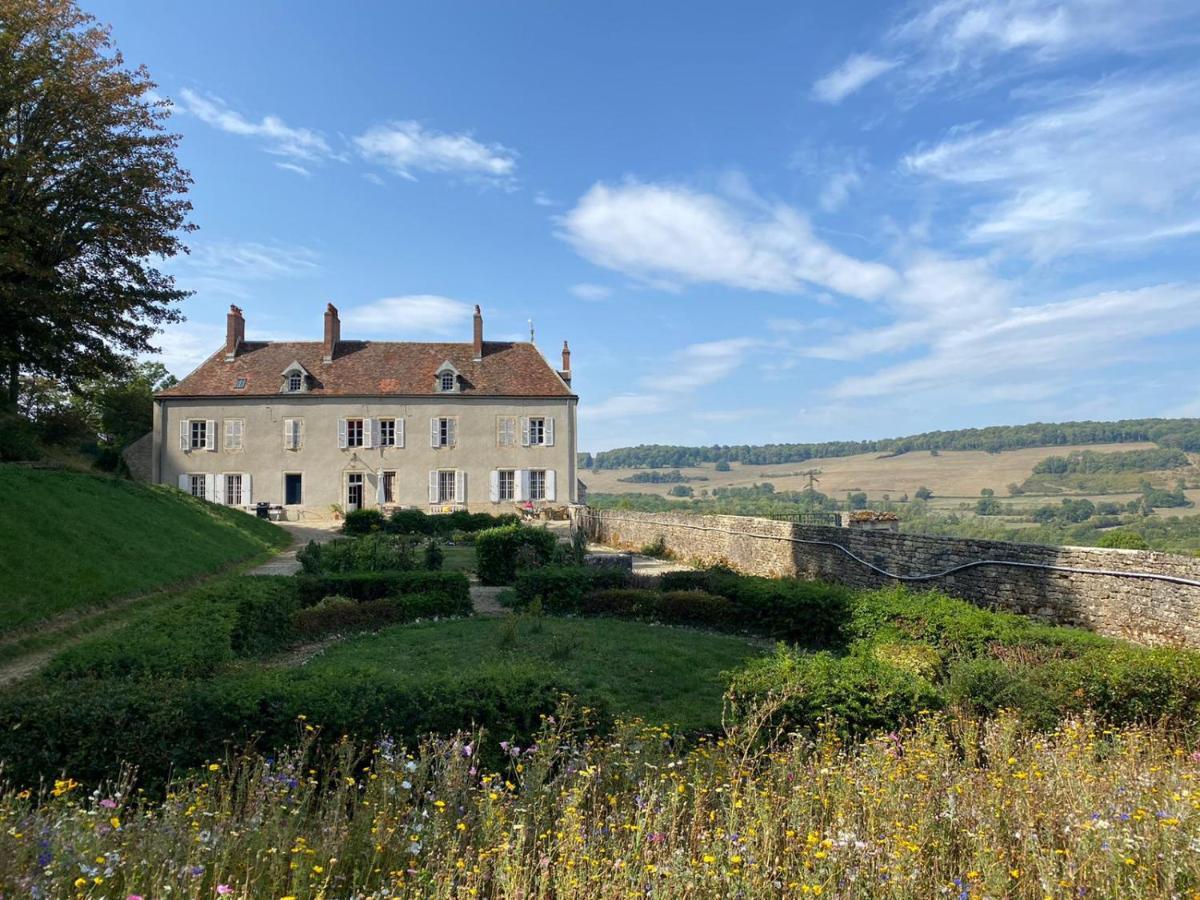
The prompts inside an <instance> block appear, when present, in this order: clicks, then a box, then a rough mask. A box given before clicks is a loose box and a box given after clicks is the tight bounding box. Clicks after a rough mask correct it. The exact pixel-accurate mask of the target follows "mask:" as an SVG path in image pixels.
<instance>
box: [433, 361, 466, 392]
mask: <svg viewBox="0 0 1200 900" xmlns="http://www.w3.org/2000/svg"><path fill="white" fill-rule="evenodd" d="M461 384H462V382H461V381H460V377H459V373H458V369H456V368H455V367H454V363H452V362H450V360H446V361H445V362H444V363H442V364H441V365H440V366H438V369H437V374H436V375H435V376H434V378H433V392H434V393H435V394H457V393H458V392H459V388H460V387H461Z"/></svg>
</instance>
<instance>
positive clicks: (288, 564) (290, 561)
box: [246, 522, 341, 575]
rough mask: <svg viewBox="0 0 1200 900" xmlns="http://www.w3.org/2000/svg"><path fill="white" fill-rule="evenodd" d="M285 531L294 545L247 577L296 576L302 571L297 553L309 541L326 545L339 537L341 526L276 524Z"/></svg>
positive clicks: (337, 524) (331, 523)
mask: <svg viewBox="0 0 1200 900" xmlns="http://www.w3.org/2000/svg"><path fill="white" fill-rule="evenodd" d="M275 524H276V525H278V526H279V527H280V528H282V529H283V530H284V531H288V532H291V535H292V545H291V546H290V547H288V548H287V549H286V550H281V551H280V552H279V553H278V554H276V555H275V557H274V558H272V559H270V560H268V561H267V562H265V563H263V564H262V565H261V566H257V567H255V568H253V569H251V570H250V571H249V572H247V573H246V574H247V575H295V574H296V573H297V572H299V571H300V563H298V562H297V561H296V551H297V550H299V549H300V548H301V547H303V546H304V545H305V544H307V543H308V542H309V541H316V542H317V543H318V544H324V543H325V542H327V541H332V540H333V539H334V538H335V537H337V536H338V529H340V528H341V524H340V523H338V522H329V523H328V524H325V523H320V524H313V523H311V522H309V523H307V524H301V523H299V522H276V523H275Z"/></svg>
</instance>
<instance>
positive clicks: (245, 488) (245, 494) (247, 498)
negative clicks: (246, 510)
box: [242, 472, 254, 506]
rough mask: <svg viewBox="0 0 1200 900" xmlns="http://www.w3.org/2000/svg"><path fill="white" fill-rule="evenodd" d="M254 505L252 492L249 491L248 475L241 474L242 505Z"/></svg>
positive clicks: (245, 473) (246, 473)
mask: <svg viewBox="0 0 1200 900" xmlns="http://www.w3.org/2000/svg"><path fill="white" fill-rule="evenodd" d="M252 503H254V492H253V491H251V490H250V474H249V473H248V472H243V473H242V504H243V505H245V506H250V505H251V504H252Z"/></svg>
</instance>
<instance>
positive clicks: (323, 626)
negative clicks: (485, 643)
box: [292, 593, 471, 639]
mask: <svg viewBox="0 0 1200 900" xmlns="http://www.w3.org/2000/svg"><path fill="white" fill-rule="evenodd" d="M470 614H471V604H470V601H469V600H468V602H467V603H466V604H464V603H463V602H462V601H461V600H459V599H452V598H450V597H448V596H447V595H446V594H441V593H438V594H404V595H402V596H399V597H385V598H384V599H382V600H368V601H366V602H364V603H359V602H358V601H357V600H353V599H351V598H349V597H336V596H334V597H326V598H325V599H324V600H322V601H321V602H320V603H318V604H317V605H316V606H309V607H307V608H305V609H300V610H297V611H296V612H295V613H294V614H293V616H292V628H293V630H294V632H295V633H296V634H297V635H298V636H299V637H302V638H308V639H312V638H318V637H322V636H324V635H326V634H330V633H336V632H346V631H359V630H362V629H369V628H382V627H384V626H386V625H395V624H398V623H400V622H413V621H415V620H417V619H429V618H434V617H448V616H469V615H470Z"/></svg>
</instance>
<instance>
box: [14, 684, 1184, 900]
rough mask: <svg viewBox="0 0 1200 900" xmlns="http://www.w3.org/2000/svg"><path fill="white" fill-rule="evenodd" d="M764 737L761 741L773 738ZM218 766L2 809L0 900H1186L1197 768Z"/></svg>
mask: <svg viewBox="0 0 1200 900" xmlns="http://www.w3.org/2000/svg"><path fill="white" fill-rule="evenodd" d="M757 721H758V722H762V721H766V717H765V716H764V717H763V718H762V719H759V720H757ZM297 728H298V734H299V735H300V737H301V740H300V743H299V745H298V749H296V750H295V751H293V752H290V753H284V754H281V755H279V756H277V757H274V758H272V757H266V756H263V755H257V754H253V753H251V754H248V755H245V756H243V757H240V758H237V759H231V760H228V761H223V762H214V763H212V764H211V765H210V766H208V767H207V768H206V769H204V770H202V771H201V772H200V773H198V774H196V775H193V776H189V777H186V778H182V779H180V780H178V781H177V782H175V784H174V785H173V787H172V789H171V790H170V792H169V793H168V795H167V796H166V799H165V800H163V801H161V802H152V801H149V800H147V799H145V798H144V797H143V796H142V795H140V794H139V793H138V792H137V790H136V789H135V788H134V787H133V784H132V781H131V779H129V778H126V779H123V780H121V781H120V782H119V783H117V784H114V785H112V786H110V787H106V788H103V789H100V790H97V791H94V792H87V791H85V789H84V788H83V787H82V786H79V785H76V784H75V783H74V782H72V781H71V780H70V779H69V778H68V777H66V776H64V778H63V779H61V780H59V781H57V782H55V784H54V785H53V787H52V788H49V789H47V790H43V791H42V792H40V793H38V792H30V791H29V790H22V789H20V788H18V787H10V788H6V789H3V790H2V791H0V890H2V891H3V892H4V894H5V895H6V896H7V895H8V894H9V893H10V892H11V893H12V894H13V895H14V896H17V895H20V896H44V897H69V896H80V897H128V896H130V895H132V896H138V897H151V896H153V897H160V896H168V895H169V896H172V897H188V898H192V897H196V898H199V897H204V898H210V897H215V896H230V897H253V898H264V897H265V898H284V897H294V898H305V897H367V896H370V897H382V896H413V897H447V898H448V897H475V896H494V897H525V898H533V897H576V896H586V897H618V896H620V897H628V896H633V895H638V896H647V895H653V896H683V897H765V896H820V895H824V896H830V897H832V896H839V897H871V896H891V897H913V898H917V897H921V898H926V897H936V896H952V897H960V898H968V897H1022V898H1023V897H1030V898H1032V897H1038V898H1041V897H1046V896H1054V897H1057V896H1063V897H1065V896H1073V897H1074V896H1104V897H1109V896H1121V897H1161V896H1188V895H1190V894H1191V892H1194V891H1195V890H1197V888H1200V854H1197V852H1196V849H1197V847H1198V846H1200V812H1198V806H1200V797H1198V795H1197V794H1196V779H1197V776H1198V774H1200V755H1197V754H1196V753H1193V752H1191V750H1190V748H1188V747H1184V746H1180V745H1179V744H1177V743H1175V742H1174V741H1173V739H1172V736H1171V735H1170V734H1167V733H1164V732H1163V731H1162V730H1159V729H1155V728H1153V727H1127V728H1123V729H1118V730H1104V729H1100V728H1098V727H1097V726H1095V725H1093V724H1091V723H1090V722H1088V721H1086V720H1085V721H1072V722H1068V723H1064V724H1063V725H1062V726H1061V727H1060V728H1059V729H1058V730H1057V731H1055V732H1053V733H1050V734H1043V735H1029V734H1027V733H1024V732H1022V731H1021V730H1020V729H1019V728H1018V726H1017V724H1016V723H1015V721H1014V720H1013V719H1010V718H1008V717H1005V716H1001V717H1000V718H998V719H996V720H993V721H990V722H987V723H984V722H979V721H974V720H969V719H961V718H950V717H937V716H929V717H925V718H924V719H923V720H921V721H920V722H918V723H917V724H916V725H915V726H914V727H912V728H910V729H908V730H905V731H902V732H900V733H896V734H889V735H886V736H882V737H880V738H877V739H875V740H872V741H869V742H866V743H863V744H861V745H856V746H848V745H845V744H842V743H840V742H839V741H838V740H837V739H836V738H835V737H833V736H832V735H829V734H826V735H824V736H822V737H820V738H819V739H818V740H816V741H815V742H806V741H804V740H802V739H800V738H797V737H787V736H781V737H780V738H779V739H778V740H774V741H764V740H763V736H762V733H761V729H760V727H759V726H758V725H756V724H755V723H754V722H751V723H750V724H748V725H746V726H742V727H740V728H739V729H738V730H736V731H731V732H729V733H727V734H726V736H725V737H723V738H721V739H716V740H712V741H708V742H702V743H700V744H699V745H698V746H692V748H691V749H689V750H687V751H686V752H685V751H680V750H678V749H677V748H676V745H675V742H674V737H673V735H671V734H670V732H669V731H668V730H667V729H666V728H664V727H661V726H655V725H651V724H646V723H642V722H636V721H635V722H629V723H625V724H622V725H619V726H618V727H617V729H616V730H615V731H614V732H611V733H610V734H609V735H608V736H606V737H596V736H589V735H590V733H589V732H588V731H586V730H585V729H583V728H582V727H581V720H580V717H579V716H577V715H575V714H574V713H572V712H571V710H570V708H569V707H564V708H563V709H562V710H560V713H559V715H558V716H557V717H548V718H547V719H546V721H545V725H544V728H543V729H542V731H541V733H540V734H539V736H538V738H537V740H536V742H535V743H534V744H533V745H532V746H529V747H517V746H512V745H509V744H507V743H505V744H501V745H500V746H501V748H503V750H504V752H505V753H506V755H507V759H508V764H507V768H506V769H505V770H504V771H501V772H492V773H489V772H484V771H480V770H478V769H477V760H478V758H479V750H480V747H481V742H483V741H485V740H491V739H490V738H487V737H486V736H482V735H479V734H471V735H465V734H464V735H459V736H458V737H455V738H452V739H448V740H443V741H437V742H431V743H429V744H427V745H425V746H422V747H421V748H419V749H417V750H416V751H414V752H412V753H409V752H406V751H405V750H404V749H403V748H400V747H397V746H394V745H392V744H391V743H390V742H388V741H383V742H381V743H379V744H377V745H375V746H371V747H366V748H360V747H358V746H355V745H354V744H352V743H350V742H349V741H345V740H343V741H341V742H340V743H337V744H336V745H335V746H333V747H332V748H331V749H330V750H328V751H324V752H321V751H318V750H317V749H316V748H317V746H318V742H315V741H313V740H312V738H313V736H314V735H315V734H316V731H315V730H313V728H312V726H311V724H310V723H308V722H306V721H304V720H300V721H298V723H297Z"/></svg>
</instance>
